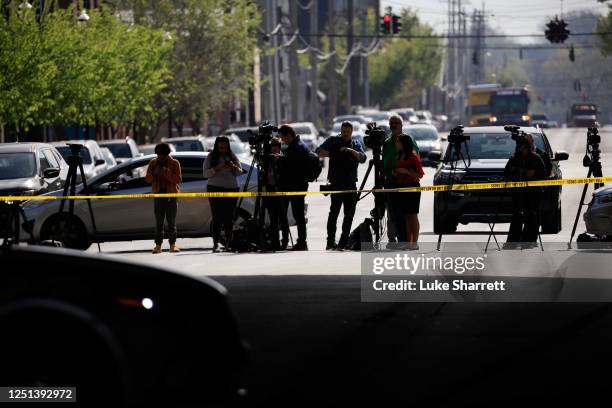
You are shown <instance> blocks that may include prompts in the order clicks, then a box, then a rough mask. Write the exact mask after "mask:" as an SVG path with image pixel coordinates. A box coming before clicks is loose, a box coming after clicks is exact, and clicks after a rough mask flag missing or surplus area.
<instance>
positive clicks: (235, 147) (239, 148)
mask: <svg viewBox="0 0 612 408" xmlns="http://www.w3.org/2000/svg"><path fill="white" fill-rule="evenodd" d="M230 148H231V149H232V152H234V153H235V154H244V153H246V152H247V150H246V149H245V147H244V145H243V144H242V143H238V142H230Z"/></svg>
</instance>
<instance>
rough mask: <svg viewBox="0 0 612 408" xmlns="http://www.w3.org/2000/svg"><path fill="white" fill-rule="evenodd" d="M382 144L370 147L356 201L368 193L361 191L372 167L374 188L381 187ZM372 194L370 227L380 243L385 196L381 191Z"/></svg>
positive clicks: (378, 188) (376, 240)
mask: <svg viewBox="0 0 612 408" xmlns="http://www.w3.org/2000/svg"><path fill="white" fill-rule="evenodd" d="M381 157H382V145H381V146H378V145H375V146H374V147H373V148H372V159H370V160H369V161H368V169H367V170H366V174H365V176H364V178H363V181H362V182H361V186H360V187H359V193H358V195H357V201H361V200H362V199H364V198H365V197H367V195H368V194H370V193H366V194H364V195H363V196H362V195H361V192H362V191H363V188H364V186H365V183H366V181H367V180H368V177H369V176H370V172H371V171H372V169H374V190H380V189H382V188H383V180H384V174H383V161H382V158H381ZM373 194H374V208H373V209H372V210H371V211H370V216H371V217H372V218H371V221H372V228H373V229H374V236H375V238H376V239H375V241H374V242H375V243H377V244H378V243H380V240H381V236H382V234H383V224H382V222H381V220H382V219H383V218H384V216H385V196H384V195H383V194H382V193H373Z"/></svg>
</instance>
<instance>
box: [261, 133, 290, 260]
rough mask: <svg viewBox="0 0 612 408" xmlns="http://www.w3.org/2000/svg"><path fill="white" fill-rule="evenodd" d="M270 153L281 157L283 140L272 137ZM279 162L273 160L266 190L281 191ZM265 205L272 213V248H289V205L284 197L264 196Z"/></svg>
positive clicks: (267, 175)
mask: <svg viewBox="0 0 612 408" xmlns="http://www.w3.org/2000/svg"><path fill="white" fill-rule="evenodd" d="M270 154H271V155H272V156H273V157H274V158H280V157H281V141H280V140H279V139H277V138H272V140H271V141H270ZM279 186H280V174H279V162H278V160H273V161H272V162H271V165H270V168H269V169H268V174H266V186H265V189H266V191H269V192H275V191H280V187H279ZM263 205H264V207H265V208H266V209H267V210H268V214H269V215H270V229H271V231H272V250H284V249H287V244H288V243H289V224H288V222H287V206H286V205H285V198H284V197H263ZM279 227H280V230H281V231H282V241H281V242H280V243H279V233H278V231H279Z"/></svg>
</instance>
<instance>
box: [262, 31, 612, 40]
mask: <svg viewBox="0 0 612 408" xmlns="http://www.w3.org/2000/svg"><path fill="white" fill-rule="evenodd" d="M277 34H278V33H274V35H277ZM300 35H301V36H303V37H339V38H346V37H348V35H347V34H329V33H302V34H300ZM604 35H606V36H607V35H612V31H604V32H601V33H592V32H591V33H571V34H570V37H593V36H604ZM544 36H545V35H544V34H463V35H458V34H400V35H393V36H389V37H388V38H403V39H460V38H534V37H544ZM353 37H358V38H379V37H380V35H378V34H353ZM383 38H384V37H383Z"/></svg>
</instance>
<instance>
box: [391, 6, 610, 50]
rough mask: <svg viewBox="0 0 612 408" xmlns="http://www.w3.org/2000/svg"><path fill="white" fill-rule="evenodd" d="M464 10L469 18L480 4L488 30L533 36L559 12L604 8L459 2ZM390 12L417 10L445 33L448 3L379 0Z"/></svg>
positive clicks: (600, 9) (603, 10) (601, 10)
mask: <svg viewBox="0 0 612 408" xmlns="http://www.w3.org/2000/svg"><path fill="white" fill-rule="evenodd" d="M463 3H464V7H465V9H466V11H467V12H468V13H469V14H470V15H471V12H472V11H473V9H475V8H479V9H481V8H482V6H483V4H484V7H485V10H486V15H487V19H488V20H489V22H490V24H491V26H492V27H494V28H496V29H499V30H501V31H503V32H504V33H505V34H511V35H519V34H534V33H539V32H540V31H542V26H543V25H544V24H545V23H546V21H548V20H549V19H550V18H551V17H554V16H555V15H556V14H561V4H563V11H564V12H568V11H574V10H585V9H588V10H591V11H594V12H596V13H599V14H606V13H607V10H608V8H607V6H605V5H602V4H601V3H598V2H597V0H564V1H563V2H562V1H560V0H486V1H484V2H483V1H482V0H463ZM387 6H391V7H393V9H394V10H398V11H399V9H402V8H406V7H410V8H412V9H413V10H417V11H418V14H419V17H420V18H421V19H422V20H423V21H425V22H428V23H429V24H431V25H432V26H433V27H434V28H435V30H436V32H438V33H443V32H445V31H446V24H447V14H448V0H381V7H383V8H385V7H387ZM517 41H521V42H526V43H527V42H532V41H534V40H533V39H528V38H520V39H517Z"/></svg>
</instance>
